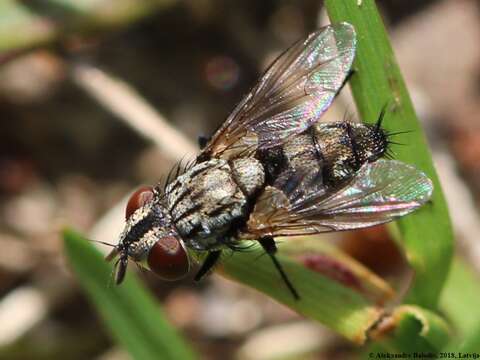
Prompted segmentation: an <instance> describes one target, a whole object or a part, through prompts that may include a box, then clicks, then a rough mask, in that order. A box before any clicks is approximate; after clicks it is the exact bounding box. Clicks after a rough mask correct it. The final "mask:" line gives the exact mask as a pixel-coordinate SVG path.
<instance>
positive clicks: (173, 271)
mask: <svg viewBox="0 0 480 360" xmlns="http://www.w3.org/2000/svg"><path fill="white" fill-rule="evenodd" d="M147 263H148V266H149V268H150V270H152V271H153V272H154V273H155V274H157V275H158V276H159V277H161V278H162V279H164V280H170V281H173V280H178V279H180V278H182V277H184V276H185V275H186V274H187V273H188V270H189V269H190V263H189V261H188V255H187V252H186V250H185V248H184V247H183V244H182V243H181V242H180V241H179V240H178V239H177V238H176V237H175V236H165V237H163V238H161V239H160V240H158V241H157V242H156V243H155V245H153V246H152V248H151V249H150V252H149V253H148V258H147Z"/></svg>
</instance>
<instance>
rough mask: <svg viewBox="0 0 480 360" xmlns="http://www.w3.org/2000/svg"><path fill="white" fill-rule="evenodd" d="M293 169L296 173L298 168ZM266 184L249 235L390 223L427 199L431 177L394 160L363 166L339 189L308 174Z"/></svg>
mask: <svg viewBox="0 0 480 360" xmlns="http://www.w3.org/2000/svg"><path fill="white" fill-rule="evenodd" d="M295 173H298V171H296V172H295ZM295 173H293V177H292V178H289V179H288V181H284V182H283V185H282V186H281V188H279V187H267V188H266V189H265V191H264V193H263V194H262V195H261V196H260V198H259V200H258V201H257V204H256V205H255V208H254V211H253V213H252V214H251V215H250V219H249V221H248V223H247V227H248V234H246V235H245V237H248V236H250V237H251V236H254V237H255V238H259V237H262V236H267V235H270V236H294V235H306V234H316V233H322V232H330V231H340V230H352V229H359V228H364V227H368V226H373V225H378V224H382V223H386V222H389V221H391V220H394V219H395V218H398V217H400V216H403V215H406V214H409V213H411V212H412V211H414V210H415V209H417V208H419V207H420V206H422V205H423V204H425V202H427V201H428V200H429V199H430V197H431V194H432V191H433V185H432V182H431V181H430V179H429V178H428V177H427V176H426V175H425V174H424V173H423V172H421V171H419V170H417V169H416V168H415V167H413V166H411V165H407V164H405V163H402V162H400V161H395V160H378V161H376V162H374V163H367V164H365V165H364V166H363V167H362V168H361V169H360V170H359V171H358V173H357V174H356V175H355V177H354V178H353V179H352V180H351V181H350V182H349V183H348V184H347V185H345V186H343V187H341V188H340V189H338V190H337V191H335V192H333V193H332V192H331V191H326V190H325V187H324V186H319V187H318V190H316V189H315V183H312V181H313V182H315V181H316V179H317V177H315V176H309V174H308V173H305V174H303V175H300V178H298V176H297V175H295Z"/></svg>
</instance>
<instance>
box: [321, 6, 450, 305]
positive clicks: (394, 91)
mask: <svg viewBox="0 0 480 360" xmlns="http://www.w3.org/2000/svg"><path fill="white" fill-rule="evenodd" d="M325 5H326V7H327V11H328V14H329V16H330V19H331V21H332V22H340V21H347V22H349V23H351V24H353V26H354V27H355V30H356V32H357V37H358V44H357V55H356V59H355V62H354V65H353V68H354V70H355V73H354V75H353V76H352V79H351V81H350V84H351V88H352V92H353V95H354V98H355V102H356V104H357V107H358V110H359V112H360V115H361V116H362V118H363V119H365V120H366V121H367V122H375V121H376V120H377V118H378V115H379V113H380V111H381V109H382V107H383V106H385V105H386V104H390V105H391V106H389V108H388V110H389V111H388V112H387V114H386V118H385V121H384V125H385V128H386V130H387V131H392V132H394V131H404V130H410V131H411V132H410V133H406V134H402V135H401V142H403V143H406V144H408V146H403V147H396V148H395V149H394V151H395V153H396V154H397V156H396V158H398V159H399V160H402V161H405V162H407V163H409V164H414V165H416V166H417V167H418V168H419V169H421V170H422V171H424V172H425V173H426V174H427V175H428V177H430V179H431V180H432V181H433V184H434V192H433V198H432V201H431V203H430V204H428V205H426V206H424V207H423V208H422V209H421V210H419V211H417V212H416V213H415V214H413V215H411V216H407V217H405V218H402V219H401V220H399V221H398V226H399V230H400V234H401V245H402V247H403V248H404V250H405V253H406V255H407V259H408V261H409V263H410V264H411V266H412V267H413V269H414V270H415V274H416V276H415V281H414V283H413V284H412V287H411V289H410V291H409V294H408V295H407V299H406V301H407V302H410V303H414V304H418V305H421V306H423V307H426V308H429V309H435V307H436V306H437V302H438V299H439V297H440V292H441V290H442V287H443V285H444V282H445V280H446V277H447V275H448V270H449V267H450V262H451V258H452V243H453V232H452V227H451V224H450V217H449V214H448V209H447V205H446V202H445V198H444V196H443V192H442V188H441V186H440V183H439V181H438V177H437V174H436V171H435V169H434V166H433V163H432V158H431V155H430V151H429V149H428V146H427V143H426V140H425V136H424V133H423V131H422V128H421V126H420V124H419V122H418V119H417V117H416V114H415V111H414V109H413V105H412V102H411V100H410V97H409V94H408V92H407V89H406V87H405V83H404V81H403V78H402V76H401V74H400V70H399V68H398V65H397V63H396V60H395V57H394V55H393V51H392V48H391V45H390V42H389V40H388V35H387V33H386V31H385V27H384V25H383V22H382V19H381V17H380V15H379V13H378V10H377V8H376V5H375V1H374V0H363V1H362V3H361V5H358V3H357V1H356V0H326V1H325Z"/></svg>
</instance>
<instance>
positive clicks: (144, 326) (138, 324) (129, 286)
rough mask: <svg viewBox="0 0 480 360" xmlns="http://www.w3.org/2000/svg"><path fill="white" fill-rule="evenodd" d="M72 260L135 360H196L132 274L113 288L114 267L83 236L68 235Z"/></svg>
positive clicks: (92, 298) (97, 306) (73, 233)
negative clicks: (112, 275) (112, 274)
mask: <svg viewBox="0 0 480 360" xmlns="http://www.w3.org/2000/svg"><path fill="white" fill-rule="evenodd" d="M64 243H65V251H66V255H67V257H68V260H69V262H70V264H71V266H72V269H73V270H74V272H75V274H76V275H77V277H78V280H79V281H80V284H81V285H82V286H83V288H84V289H85V291H86V293H87V294H88V296H89V297H90V299H91V301H92V302H93V303H94V304H95V307H96V308H97V310H98V311H99V313H100V315H101V316H102V319H103V321H104V322H105V324H106V325H107V327H108V328H109V330H110V332H111V333H112V335H113V337H114V338H115V339H116V340H117V341H118V343H119V344H121V345H122V346H123V347H124V348H125V349H126V350H127V351H128V352H129V353H130V354H131V356H132V357H133V358H135V359H172V360H174V359H175V360H176V359H186V360H188V359H194V356H193V354H192V352H191V351H190V350H189V348H188V347H187V346H186V344H185V343H184V342H183V341H182V339H181V338H180V337H179V336H178V335H177V334H176V332H175V330H174V329H172V328H171V327H170V325H169V324H168V322H167V320H166V319H165V317H164V315H163V313H162V311H161V309H160V307H159V306H158V304H156V303H155V300H154V299H153V298H152V297H151V295H150V294H149V293H148V292H147V291H146V290H145V288H144V287H143V286H141V285H140V283H139V282H138V281H137V280H136V279H135V278H134V276H133V275H132V274H127V277H126V279H125V281H124V283H122V286H113V285H109V284H111V276H110V275H111V272H112V268H111V265H110V264H108V263H107V262H106V261H105V260H104V259H103V256H102V255H101V254H100V252H98V251H97V250H96V249H95V248H94V247H93V246H92V245H91V244H90V243H89V242H88V241H87V240H86V239H84V238H83V237H81V236H80V235H79V234H77V233H75V232H73V231H71V230H66V231H65V232H64Z"/></svg>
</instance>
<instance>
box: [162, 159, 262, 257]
mask: <svg viewBox="0 0 480 360" xmlns="http://www.w3.org/2000/svg"><path fill="white" fill-rule="evenodd" d="M261 171H262V167H261V164H260V163H258V162H257V161H256V160H252V161H247V160H245V161H243V160H241V161H240V160H233V161H232V162H231V163H229V162H228V161H226V160H222V159H211V160H208V161H204V162H201V163H199V164H196V165H195V166H193V167H192V168H191V169H189V170H188V171H186V172H185V173H184V174H183V175H181V176H179V177H178V178H177V179H175V180H174V181H173V182H172V183H171V184H169V185H168V186H167V188H166V201H167V210H168V212H169V214H170V215H171V219H172V221H173V223H174V225H175V227H176V229H178V232H179V234H180V236H181V237H182V238H183V239H184V240H185V243H186V245H187V246H189V247H192V248H194V249H197V250H207V249H213V248H216V247H219V246H221V243H220V242H219V239H220V238H221V237H222V236H224V235H225V234H227V233H228V232H229V231H230V230H231V227H232V225H233V224H237V223H238V222H241V220H242V219H244V218H245V217H246V216H247V214H246V212H247V207H248V206H247V205H248V196H249V194H251V193H253V192H254V191H256V189H257V188H258V187H259V186H260V185H259V183H260V182H261V180H262V174H263V173H261Z"/></svg>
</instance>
